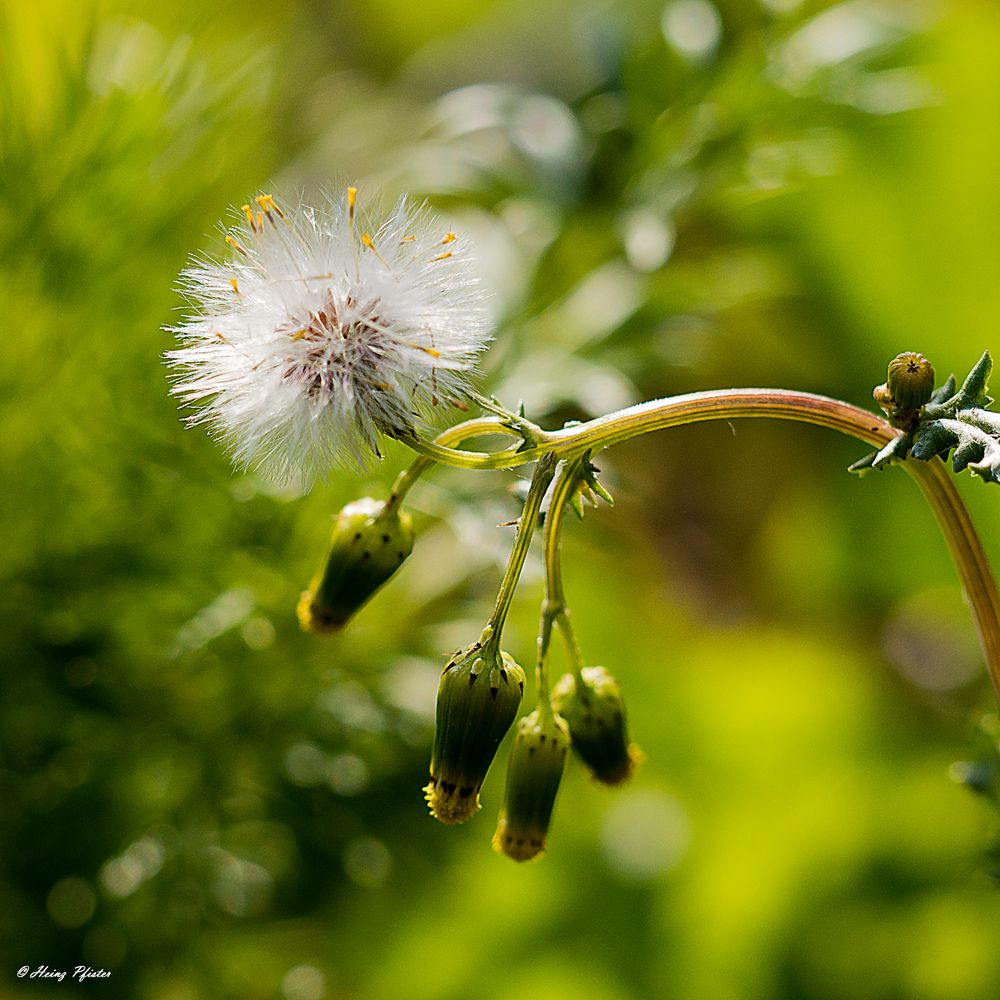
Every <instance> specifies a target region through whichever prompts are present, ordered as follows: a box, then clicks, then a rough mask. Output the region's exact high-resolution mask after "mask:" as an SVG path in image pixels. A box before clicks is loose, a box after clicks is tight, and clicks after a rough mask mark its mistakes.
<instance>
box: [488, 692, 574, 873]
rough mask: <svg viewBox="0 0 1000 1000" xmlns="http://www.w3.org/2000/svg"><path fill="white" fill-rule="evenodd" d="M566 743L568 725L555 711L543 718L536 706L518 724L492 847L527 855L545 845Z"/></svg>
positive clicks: (515, 856) (524, 857)
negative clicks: (553, 714)
mask: <svg viewBox="0 0 1000 1000" xmlns="http://www.w3.org/2000/svg"><path fill="white" fill-rule="evenodd" d="M568 749H569V727H568V726H567V725H566V723H565V722H564V721H563V720H562V719H560V718H559V717H558V716H555V717H553V716H552V715H551V714H549V715H548V717H547V718H545V719H543V718H542V717H541V716H540V714H539V712H538V709H537V708H536V709H535V711H534V712H532V713H531V715H526V716H525V717H524V718H523V719H521V721H520V722H519V723H518V724H517V733H516V734H515V736H514V746H513V747H512V748H511V751H510V762H509V763H508V765H507V790H506V792H505V793H504V801H503V806H502V808H501V809H500V820H499V822H498V823H497V832H496V833H495V834H493V849H494V850H495V851H497V852H499V853H500V854H506V855H507V857H508V858H513V859H514V860H515V861H529V860H530V859H531V858H537V857H538V856H539V855H540V854H541V853H542V852H543V851H544V850H545V838H546V836H547V834H548V831H549V820H550V819H551V817H552V807H553V806H554V805H555V801H556V793H557V792H558V791H559V782H560V780H561V779H562V774H563V767H564V765H565V764H566V751H567V750H568Z"/></svg>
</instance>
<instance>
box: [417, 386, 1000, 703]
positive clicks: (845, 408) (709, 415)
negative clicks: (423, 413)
mask: <svg viewBox="0 0 1000 1000" xmlns="http://www.w3.org/2000/svg"><path fill="white" fill-rule="evenodd" d="M746 417H770V418H773V419H778V420H794V421H798V422H801V423H807V424H814V425H817V426H820V427H828V428H830V429H831V430H836V431H840V432H841V433H843V434H847V435H848V436H850V437H853V438H857V439H858V440H860V441H864V442H866V443H867V444H871V445H876V446H879V447H881V446H882V445H884V444H886V443H888V442H889V441H890V440H892V439H893V438H894V437H896V435H897V434H898V431H897V430H895V429H894V428H893V427H891V426H890V425H889V424H888V423H887V422H886V421H884V420H882V419H881V418H880V417H877V416H875V415H874V414H872V413H870V412H868V411H867V410H863V409H861V408H860V407H857V406H852V405H851V404H850V403H845V402H842V401H840V400H836V399H830V398H828V397H826V396H817V395H814V394H812V393H808V392H792V391H788V390H784V389H720V390H714V391H708V392H697V393H690V394H688V395H683V396H673V397H670V398H668V399H657V400H652V401H651V402H648V403H640V404H639V405H638V406H631V407H628V408H627V409H624V410H619V411H617V412H615V413H610V414H608V415H607V416H602V417H597V418H596V419H594V420H590V421H587V422H586V423H582V424H577V425H575V426H572V427H566V428H564V429H562V430H559V431H544V432H541V434H540V435H539V436H538V438H537V440H536V441H535V442H533V443H532V444H531V445H530V446H527V447H526V446H525V445H527V444H528V443H527V442H524V441H522V444H521V445H520V446H519V447H517V448H507V449H504V450H503V451H499V452H493V453H490V454H483V453H478V452H470V451H464V450H458V449H455V448H452V447H450V444H452V443H455V440H456V439H448V440H441V439H439V442H438V443H430V442H425V441H420V440H418V439H416V438H413V439H405V443H407V444H409V445H410V446H411V447H413V448H414V450H416V451H417V452H418V453H419V454H421V455H422V456H424V457H426V458H429V459H431V460H433V461H435V462H441V463H442V464H445V465H454V466H458V467H460V468H467V469H505V468H514V467H515V466H519V465H524V464H526V463H528V462H532V461H535V460H537V459H538V458H539V457H541V456H542V455H544V454H550V455H555V456H557V457H558V458H561V459H564V460H567V461H569V460H572V459H574V458H578V457H579V456H581V455H582V454H583V453H584V452H586V451H594V452H597V451H599V450H601V449H602V448H607V447H609V446H610V445H613V444H618V443H620V442H622V441H626V440H628V439H629V438H632V437H636V436H638V435H640V434H646V433H649V432H650V431H655V430H662V429H664V428H667V427H677V426H680V425H682V424H691V423H700V422H702V421H705V420H736V419H741V418H746ZM470 423H471V422H470ZM459 426H462V425H459ZM506 430H507V431H508V432H509V431H510V429H509V428H507V429H506ZM484 433H502V432H501V431H499V430H496V429H494V430H493V431H486V432H484ZM444 437H445V436H444V435H442V438H444ZM902 464H903V468H904V469H905V470H906V471H907V472H908V473H909V474H910V475H911V476H912V477H913V478H914V479H915V480H916V481H917V484H918V485H919V486H920V488H921V490H922V491H923V494H924V496H925V497H926V498H927V501H928V503H929V504H930V506H931V509H932V510H933V512H934V515H935V517H936V518H937V520H938V524H939V525H940V528H941V531H942V533H943V534H944V537H945V541H946V542H947V544H948V548H949V551H950V552H951V555H952V558H953V559H954V561H955V566H956V568H957V570H958V575H959V578H960V579H961V582H962V586H963V587H964V589H965V593H966V597H967V598H968V601H969V604H970V607H971V609H972V615H973V619H974V621H975V625H976V629H977V632H978V634H979V640H980V643H981V646H982V649H983V655H984V657H985V660H986V665H987V668H988V670H989V673H990V678H991V680H992V682H993V689H994V692H995V694H996V696H997V699H998V701H1000V596H998V594H997V587H996V582H995V580H994V579H993V574H992V573H991V571H990V567H989V563H988V561H987V559H986V554H985V552H984V551H983V547H982V543H981V542H980V540H979V537H978V535H977V534H976V531H975V528H974V527H973V524H972V521H971V519H970V517H969V513H968V511H967V510H966V507H965V504H964V503H963V502H962V499H961V497H960V496H959V495H958V491H957V490H956V488H955V484H954V482H953V481H952V480H951V478H950V477H949V473H948V472H947V470H946V469H945V467H944V465H943V463H941V462H939V461H937V460H932V461H930V462H919V461H916V460H913V459H911V460H909V461H906V462H904V463H902Z"/></svg>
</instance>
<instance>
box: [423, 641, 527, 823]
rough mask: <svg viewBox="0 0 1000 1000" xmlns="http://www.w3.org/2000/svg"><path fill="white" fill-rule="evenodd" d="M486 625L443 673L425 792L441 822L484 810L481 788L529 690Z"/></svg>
mask: <svg viewBox="0 0 1000 1000" xmlns="http://www.w3.org/2000/svg"><path fill="white" fill-rule="evenodd" d="M491 632H492V630H491V629H490V628H489V627H487V628H486V629H485V630H484V632H483V635H482V638H480V640H479V641H478V642H474V643H473V644H472V645H471V646H468V647H467V648H466V649H464V650H460V651H459V652H457V653H456V654H455V656H454V657H452V659H451V660H449V661H448V664H447V665H446V666H445V668H444V672H443V673H442V674H441V683H440V685H439V687H438V697H437V726H436V729H435V732H434V749H433V751H432V753H431V768H430V772H431V779H430V781H429V782H428V784H427V785H426V786H425V787H424V795H425V797H426V799H427V804H428V806H429V807H430V810H431V815H432V816H434V818H435V819H438V820H440V821H441V822H442V823H464V822H465V821H466V820H467V819H469V818H470V817H472V816H473V815H475V813H476V812H477V811H478V810H479V790H480V788H481V787H482V784H483V779H484V778H485V777H486V772H487V771H488V770H489V767H490V764H492V763H493V758H494V757H495V756H496V752H497V748H498V747H499V746H500V742H501V740H502V739H503V738H504V736H505V735H506V733H507V730H508V729H510V726H511V723H512V722H513V721H514V717H515V716H516V715H517V710H518V708H519V707H520V705H521V695H522V694H523V692H524V671H523V670H522V669H521V668H520V667H519V666H518V665H517V663H515V662H514V660H513V658H512V657H511V656H510V655H509V654H508V653H505V652H503V651H502V650H499V649H497V647H496V645H495V644H494V643H491V642H490V641H489V640H490V635H491Z"/></svg>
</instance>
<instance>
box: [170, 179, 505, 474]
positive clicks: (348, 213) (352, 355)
mask: <svg viewBox="0 0 1000 1000" xmlns="http://www.w3.org/2000/svg"><path fill="white" fill-rule="evenodd" d="M355 198H356V191H355V189H354V188H348V191H347V197H346V199H345V200H343V201H342V202H338V201H330V202H328V203H327V204H325V205H323V206H322V207H321V208H318V209H312V208H307V207H304V206H302V207H299V208H298V209H295V210H288V209H285V208H284V207H279V206H278V204H277V202H275V200H274V199H273V198H272V197H271V196H270V195H260V196H259V197H257V198H256V199H255V201H254V203H253V204H252V205H245V206H243V209H242V211H243V221H242V222H241V223H240V224H239V225H237V226H235V227H234V228H232V229H230V230H227V232H226V242H227V243H228V244H229V247H230V250H231V255H230V257H229V259H227V260H224V261H214V260H209V259H205V260H198V261H195V262H194V263H193V264H192V266H191V267H190V268H188V269H187V270H185V271H184V272H183V273H182V275H181V291H182V292H183V293H184V294H185V295H186V297H187V298H188V299H189V301H190V302H191V303H192V306H193V308H194V310H195V311H194V313H193V314H192V315H190V316H189V317H187V318H186V319H185V320H184V322H182V323H181V324H180V325H179V326H176V327H170V328H169V329H170V331H171V332H173V333H175V334H176V335H177V338H178V340H179V342H180V344H181V346H180V347H179V349H177V350H175V351H170V352H168V353H167V359H168V362H169V363H170V364H171V365H173V366H174V367H175V369H176V372H175V377H174V386H173V388H172V392H173V393H174V394H175V395H177V396H178V397H180V399H182V400H183V401H184V402H185V403H189V404H192V405H194V406H196V410H195V412H194V413H193V414H192V416H190V417H189V418H188V422H189V423H191V424H199V423H204V424H207V425H208V426H209V428H210V429H211V430H212V432H213V433H214V434H215V435H216V436H217V437H219V438H220V439H221V440H222V441H223V442H224V443H225V445H226V446H227V447H228V448H229V449H230V451H231V452H232V455H233V458H234V461H235V462H236V463H237V464H238V465H239V466H241V467H244V468H248V467H252V468H256V469H258V470H259V471H260V472H261V473H262V474H263V475H264V476H266V477H267V478H268V479H270V480H271V481H272V482H275V483H278V484H282V485H293V486H297V487H305V486H308V485H309V484H311V483H312V482H313V481H314V480H315V479H316V478H317V477H322V476H324V475H326V473H327V472H328V471H329V470H330V469H331V468H333V467H335V466H337V465H344V464H353V465H363V464H364V463H365V461H366V459H367V458H368V457H369V456H371V455H372V454H374V455H378V454H379V450H378V438H379V436H380V435H381V434H386V435H388V436H390V437H401V436H406V435H409V434H412V433H413V432H414V431H415V429H416V428H417V427H418V426H419V424H420V423H421V422H422V419H423V418H425V417H426V416H427V412H428V409H429V408H430V407H431V406H436V405H438V404H439V403H442V402H443V403H449V402H454V401H456V400H458V399H460V398H461V396H462V394H463V392H464V391H465V390H466V378H467V373H468V372H469V371H470V370H471V369H472V368H473V366H474V365H475V362H476V358H477V357H478V355H479V354H480V353H481V352H482V350H483V349H484V348H485V346H486V344H487V343H488V341H489V322H488V316H487V311H486V297H485V295H484V293H483V292H482V290H481V289H480V287H479V282H478V280H477V278H476V277H475V276H474V274H473V271H472V267H471V259H470V256H469V253H468V248H467V247H466V245H465V241H464V240H462V239H460V238H459V237H457V236H456V235H455V234H454V233H451V232H445V231H444V230H443V229H441V228H439V227H437V226H436V225H435V223H434V220H433V218H432V216H431V214H430V212H429V211H428V210H427V209H426V208H416V209H415V208H413V207H412V206H411V205H409V204H408V203H407V202H406V200H405V199H402V200H400V201H399V202H398V204H397V205H396V206H395V208H394V209H393V210H392V211H391V212H389V213H388V214H387V215H385V216H384V217H382V218H377V217H375V216H373V215H369V214H368V213H365V212H362V211H360V210H359V211H357V212H355Z"/></svg>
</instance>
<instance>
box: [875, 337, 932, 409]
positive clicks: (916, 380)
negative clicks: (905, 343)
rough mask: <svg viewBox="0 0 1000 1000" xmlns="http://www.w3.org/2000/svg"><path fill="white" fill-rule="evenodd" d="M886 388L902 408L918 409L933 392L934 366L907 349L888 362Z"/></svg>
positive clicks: (921, 356) (920, 355)
mask: <svg viewBox="0 0 1000 1000" xmlns="http://www.w3.org/2000/svg"><path fill="white" fill-rule="evenodd" d="M886 388H887V389H888V391H889V395H890V396H891V397H892V401H893V402H894V403H895V404H896V406H898V407H899V408H900V409H902V410H919V409H920V407H921V406H923V405H924V403H926V402H927V401H928V400H929V399H930V398H931V394H932V393H933V392H934V368H933V366H932V365H931V363H930V362H929V361H928V360H927V359H926V358H925V357H924V356H923V355H922V354H915V353H914V352H913V351H907V352H906V353H905V354H900V355H898V356H897V357H895V358H893V359H892V361H890V362H889V378H888V380H887V381H886Z"/></svg>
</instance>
